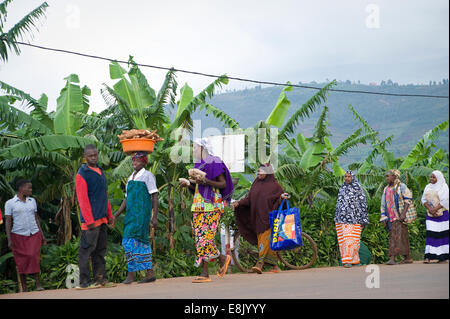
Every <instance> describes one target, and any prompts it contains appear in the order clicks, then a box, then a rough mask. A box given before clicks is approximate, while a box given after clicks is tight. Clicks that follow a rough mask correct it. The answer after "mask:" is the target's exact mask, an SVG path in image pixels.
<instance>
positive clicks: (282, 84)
mask: <svg viewBox="0 0 450 319" xmlns="http://www.w3.org/2000/svg"><path fill="white" fill-rule="evenodd" d="M15 43H17V44H22V45H25V46H29V47H33V48H37V49H42V50H47V51H54V52H61V53H67V54H73V55H78V56H82V57H87V58H92V59H99V60H105V61H109V62H118V63H125V64H129V62H128V61H121V60H116V59H111V58H106V57H101V56H97V55H92V54H86V53H80V52H75V51H70V50H64V49H55V48H49V47H44V46H40V45H35V44H30V43H25V42H18V41H16V42H15ZM136 65H138V66H141V67H147V68H153V69H160V70H168V71H169V70H172V71H176V72H181V73H187V74H194V75H200V76H206V77H211V78H219V77H221V76H222V75H214V74H208V73H202V72H195V71H188V70H182V69H175V68H168V67H162V66H157V65H150V64H142V63H136ZM227 78H228V79H229V80H235V81H241V82H250V83H255V84H268V85H276V86H286V85H290V86H292V87H298V88H303V89H313V90H321V89H322V88H320V87H315V86H308V85H300V84H286V83H279V82H270V81H257V80H251V79H245V78H238V77H231V76H227ZM329 91H332V92H342V93H359V94H373V95H387V96H402V97H427V98H438V99H448V98H449V97H448V95H447V96H445V95H428V94H401V93H387V92H371V91H360V90H344V89H329Z"/></svg>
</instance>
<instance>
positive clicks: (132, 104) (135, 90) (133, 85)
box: [109, 59, 156, 129]
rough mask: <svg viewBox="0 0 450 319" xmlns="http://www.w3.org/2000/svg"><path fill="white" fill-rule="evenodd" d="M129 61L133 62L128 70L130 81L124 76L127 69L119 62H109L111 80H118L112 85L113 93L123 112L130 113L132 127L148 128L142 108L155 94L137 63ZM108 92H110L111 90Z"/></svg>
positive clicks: (152, 100) (147, 105)
mask: <svg viewBox="0 0 450 319" xmlns="http://www.w3.org/2000/svg"><path fill="white" fill-rule="evenodd" d="M130 61H131V62H132V63H133V64H134V65H133V67H132V68H131V70H130V71H129V72H128V77H129V79H130V81H129V80H128V79H127V77H126V75H127V71H126V70H125V69H124V68H122V67H121V66H120V65H119V63H117V62H111V63H110V65H109V74H110V77H111V79H112V80H118V81H117V82H116V83H115V84H114V85H113V88H114V93H115V94H113V95H114V97H115V98H116V100H117V103H118V104H119V106H120V107H121V109H122V111H123V112H125V113H132V114H129V116H130V118H131V119H132V121H133V126H134V127H133V128H135V129H148V127H147V123H146V119H145V116H144V114H143V109H144V108H147V107H149V106H151V105H152V104H153V103H154V101H155V99H156V95H155V92H154V90H153V89H152V88H151V87H150V86H149V84H148V82H147V80H146V78H145V76H144V75H143V74H142V73H141V71H140V70H139V68H138V67H137V65H136V64H135V63H134V62H133V61H132V60H131V59H130ZM109 92H110V93H112V92H111V90H109ZM118 97H120V98H118ZM124 101H126V103H124Z"/></svg>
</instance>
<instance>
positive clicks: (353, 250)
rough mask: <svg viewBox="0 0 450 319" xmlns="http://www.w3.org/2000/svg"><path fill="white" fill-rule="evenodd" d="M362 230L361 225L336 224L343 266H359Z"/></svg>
mask: <svg viewBox="0 0 450 319" xmlns="http://www.w3.org/2000/svg"><path fill="white" fill-rule="evenodd" d="M361 230H362V229H361V225H355V224H341V223H336V233H337V238H338V243H339V252H340V254H341V260H342V264H353V265H357V264H359V263H360V260H359V247H360V245H361V241H360V240H361Z"/></svg>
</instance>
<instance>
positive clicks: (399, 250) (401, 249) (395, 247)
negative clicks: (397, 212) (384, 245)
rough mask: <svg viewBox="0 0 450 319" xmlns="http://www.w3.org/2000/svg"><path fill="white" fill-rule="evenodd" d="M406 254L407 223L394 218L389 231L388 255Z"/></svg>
mask: <svg viewBox="0 0 450 319" xmlns="http://www.w3.org/2000/svg"><path fill="white" fill-rule="evenodd" d="M406 255H409V235H408V225H406V224H404V223H402V222H401V221H399V220H394V221H393V222H392V227H391V230H390V231H389V257H392V256H406Z"/></svg>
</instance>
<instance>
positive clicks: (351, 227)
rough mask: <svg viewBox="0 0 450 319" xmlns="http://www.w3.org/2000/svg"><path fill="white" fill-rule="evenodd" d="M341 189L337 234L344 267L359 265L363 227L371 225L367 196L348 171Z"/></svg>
mask: <svg viewBox="0 0 450 319" xmlns="http://www.w3.org/2000/svg"><path fill="white" fill-rule="evenodd" d="M344 180H345V181H344V184H342V186H341V188H340V189H339V194H338V199H337V203H336V214H335V217H334V222H335V223H336V232H337V236H338V242H339V252H340V254H341V260H342V265H343V266H344V267H346V268H349V267H352V265H359V264H360V260H359V254H358V252H359V247H360V239H361V230H362V227H363V226H364V225H366V224H368V223H369V213H368V207H367V200H366V196H365V195H364V191H363V189H362V187H361V185H360V184H359V183H358V180H357V179H356V177H355V175H354V174H353V172H352V171H347V172H346V173H345V176H344Z"/></svg>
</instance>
